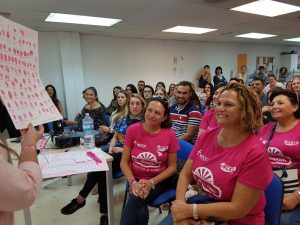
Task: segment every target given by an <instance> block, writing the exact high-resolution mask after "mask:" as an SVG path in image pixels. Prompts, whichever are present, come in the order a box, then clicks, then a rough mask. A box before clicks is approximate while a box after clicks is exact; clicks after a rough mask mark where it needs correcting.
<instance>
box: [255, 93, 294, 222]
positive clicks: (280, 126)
mask: <svg viewBox="0 0 300 225" xmlns="http://www.w3.org/2000/svg"><path fill="white" fill-rule="evenodd" d="M270 101H271V110H270V112H271V115H272V117H273V118H274V119H275V120H277V122H271V123H269V124H266V125H264V126H263V127H262V128H261V130H260V131H259V133H258V138H259V139H260V140H261V141H262V142H263V143H264V144H265V145H266V147H267V151H268V153H269V158H270V161H271V164H272V167H273V170H278V169H282V168H284V167H285V168H286V171H287V172H289V171H288V169H289V168H296V169H298V174H299V172H300V169H299V166H300V151H299V146H300V133H299V130H300V120H299V118H300V108H299V98H298V97H297V94H296V93H295V92H293V91H290V90H285V89H277V90H273V91H272V94H271V96H270ZM280 172H281V171H280ZM296 172H297V171H296ZM288 185H291V186H290V188H289V189H285V193H287V194H285V195H284V198H283V206H282V210H283V212H282V214H281V222H280V224H281V225H295V224H300V204H299V203H300V187H299V179H298V180H296V181H295V183H291V182H290V183H289V184H288ZM288 192H289V193H288Z"/></svg>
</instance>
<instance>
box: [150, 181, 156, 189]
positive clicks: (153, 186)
mask: <svg viewBox="0 0 300 225" xmlns="http://www.w3.org/2000/svg"><path fill="white" fill-rule="evenodd" d="M150 181H151V185H152V187H151V188H152V189H154V188H155V184H154V181H153V180H152V179H151V180H150Z"/></svg>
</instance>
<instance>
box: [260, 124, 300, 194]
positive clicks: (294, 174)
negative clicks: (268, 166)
mask: <svg viewBox="0 0 300 225" xmlns="http://www.w3.org/2000/svg"><path fill="white" fill-rule="evenodd" d="M276 126H277V123H276V124H275V125H274V127H273V128H272V130H271V133H270V136H269V138H268V141H267V143H266V149H267V150H268V148H269V146H270V142H271V139H272V138H273V135H274V132H275V129H276ZM298 167H299V166H296V167H295V166H293V167H286V166H283V167H281V168H278V169H273V173H274V174H276V175H277V176H278V177H279V178H280V180H281V182H282V184H283V193H284V195H286V194H290V193H293V192H294V191H295V190H296V189H297V188H298V187H299V177H298V169H297V168H298Z"/></svg>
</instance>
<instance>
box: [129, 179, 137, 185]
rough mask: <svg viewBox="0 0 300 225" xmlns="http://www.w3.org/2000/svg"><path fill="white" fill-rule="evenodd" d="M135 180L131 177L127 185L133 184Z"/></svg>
mask: <svg viewBox="0 0 300 225" xmlns="http://www.w3.org/2000/svg"><path fill="white" fill-rule="evenodd" d="M135 182H136V180H135V179H134V178H131V179H130V180H129V181H128V183H129V186H130V187H131V185H133V184H134V183H135Z"/></svg>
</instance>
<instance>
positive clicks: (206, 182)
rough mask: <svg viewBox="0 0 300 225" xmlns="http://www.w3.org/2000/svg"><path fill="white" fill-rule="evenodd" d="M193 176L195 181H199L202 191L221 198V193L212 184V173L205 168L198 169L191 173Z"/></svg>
mask: <svg viewBox="0 0 300 225" xmlns="http://www.w3.org/2000/svg"><path fill="white" fill-rule="evenodd" d="M193 175H194V176H195V178H194V179H195V180H199V181H200V182H201V183H200V184H198V185H201V186H202V188H203V190H204V191H206V192H207V193H209V194H211V195H213V196H215V197H217V198H221V195H222V191H221V189H220V188H219V187H217V186H215V184H214V177H213V174H212V172H211V171H210V170H209V169H208V168H206V167H198V168H196V169H195V170H194V171H193Z"/></svg>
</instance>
